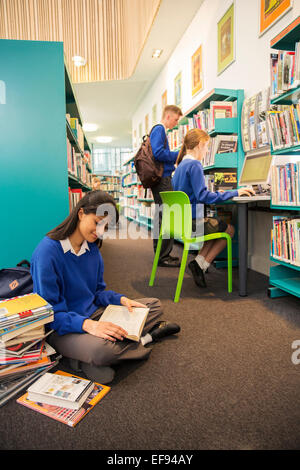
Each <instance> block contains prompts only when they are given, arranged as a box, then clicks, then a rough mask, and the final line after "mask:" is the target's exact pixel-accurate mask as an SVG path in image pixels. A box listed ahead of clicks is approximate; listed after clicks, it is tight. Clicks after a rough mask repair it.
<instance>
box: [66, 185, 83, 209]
mask: <svg viewBox="0 0 300 470" xmlns="http://www.w3.org/2000/svg"><path fill="white" fill-rule="evenodd" d="M82 197H83V192H82V189H72V188H70V187H69V210H70V212H71V211H72V210H73V208H74V207H75V206H76V205H77V203H78V202H79V201H80V199H81V198H82Z"/></svg>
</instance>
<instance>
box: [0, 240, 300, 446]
mask: <svg viewBox="0 0 300 470" xmlns="http://www.w3.org/2000/svg"><path fill="white" fill-rule="evenodd" d="M145 233H146V232H145ZM181 251H182V247H181V245H180V244H175V247H174V250H173V252H174V253H175V254H176V253H177V254H179V255H180V254H181ZM101 252H102V255H103V258H104V263H105V276H104V277H105V281H106V283H107V286H108V288H109V289H113V290H115V291H117V292H120V293H124V294H125V295H126V296H127V297H130V298H141V297H158V298H159V299H161V301H162V304H163V308H164V318H165V319H168V320H173V321H176V322H178V323H179V324H180V326H181V332H180V334H179V335H178V336H177V337H175V336H174V337H169V338H166V339H165V340H163V341H161V342H159V343H157V344H155V345H154V346H153V349H152V352H151V355H150V358H149V359H148V360H147V361H143V362H131V363H126V364H124V365H122V366H119V367H118V368H117V374H116V377H115V379H114V382H113V383H112V384H111V391H110V393H109V394H108V395H107V396H106V397H105V398H104V399H103V400H102V401H101V402H100V403H99V404H98V405H97V406H96V407H95V408H94V409H93V410H92V411H91V412H90V413H89V414H88V415H87V416H86V417H85V418H84V419H83V420H82V421H81V422H80V423H79V424H78V425H77V426H76V427H75V428H73V429H72V428H69V427H67V426H66V425H64V424H61V423H59V422H57V421H54V420H51V419H49V418H47V417H46V416H43V415H40V414H38V413H36V412H34V411H31V410H29V409H27V408H25V407H22V406H21V405H19V404H17V403H16V402H15V399H12V400H11V401H10V402H9V403H7V404H6V405H5V406H4V407H2V408H1V409H0V416H1V419H0V435H1V440H0V449H51V450H52V449H69V450H71V449H82V450H91V449H102V450H107V449H111V450H120V449H124V450H140V449H160V450H162V449H199V450H201V449H210V450H215V449H235V450H237V449H299V448H300V394H299V388H300V387H299V385H300V364H299V365H295V364H293V363H292V360H291V355H292V353H293V350H292V346H291V345H292V343H293V341H295V340H300V308H299V307H300V300H299V299H297V298H295V297H292V296H290V297H284V298H279V299H269V298H268V297H267V287H268V279H267V277H266V276H263V275H261V274H258V273H256V272H253V271H249V280H248V286H249V295H248V297H245V298H241V297H239V295H238V280H237V269H234V282H233V293H232V294H228V293H227V290H226V279H227V278H226V270H224V269H221V270H215V269H214V268H212V269H210V272H209V274H208V275H207V283H208V287H207V288H206V289H203V290H200V289H199V288H197V287H196V286H195V285H194V283H193V280H192V277H191V276H190V274H189V273H188V272H186V274H185V278H184V282H183V288H182V293H181V299H180V302H179V303H178V304H174V303H173V300H172V299H173V296H174V292H175V286H176V279H177V275H178V269H170V268H159V270H158V273H157V277H156V281H155V285H154V287H152V288H151V287H148V281H149V275H150V271H151V267H152V260H153V252H152V242H151V240H149V239H137V240H128V239H122V240H105V242H104V244H103V247H102V250H101ZM60 368H62V369H64V370H67V371H68V370H69V369H68V368H67V366H66V364H64V362H62V363H61V365H60ZM20 395H21V394H20Z"/></svg>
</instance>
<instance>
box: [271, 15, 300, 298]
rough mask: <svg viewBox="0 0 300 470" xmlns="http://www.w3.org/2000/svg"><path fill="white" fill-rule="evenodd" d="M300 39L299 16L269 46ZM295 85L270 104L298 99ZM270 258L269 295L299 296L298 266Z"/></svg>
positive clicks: (297, 151) (299, 149)
mask: <svg viewBox="0 0 300 470" xmlns="http://www.w3.org/2000/svg"><path fill="white" fill-rule="evenodd" d="M298 41H300V16H299V17H298V18H296V19H295V20H294V21H293V22H292V23H291V24H290V25H288V26H287V27H286V28H285V29H284V30H283V31H281V33H279V34H278V35H277V36H276V37H275V38H274V39H273V40H272V41H271V43H270V45H271V48H274V49H278V50H287V51H294V50H295V43H296V42H298ZM295 85H296V86H295V87H294V88H292V89H290V90H288V91H286V92H285V93H283V94H281V95H280V96H277V97H276V98H274V99H272V100H271V103H272V104H277V105H292V104H294V103H297V102H298V101H299V100H300V86H298V85H299V84H297V83H296V84H295ZM271 153H272V155H280V156H285V155H291V154H292V155H300V145H297V146H293V147H288V148H283V149H279V150H274V149H273V148H272V146H271ZM271 208H272V209H278V210H284V211H293V212H292V214H293V215H295V211H298V212H299V216H300V207H297V206H290V205H275V204H274V205H273V204H272V200H271ZM270 260H271V261H273V262H274V263H276V264H277V265H276V266H271V267H270V279H269V283H270V287H269V295H270V297H272V298H276V297H282V296H284V295H287V294H291V295H294V296H296V297H300V266H297V265H293V264H291V263H287V262H285V261H283V260H280V259H278V258H275V257H273V256H270Z"/></svg>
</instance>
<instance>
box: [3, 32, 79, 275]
mask: <svg viewBox="0 0 300 470" xmlns="http://www.w3.org/2000/svg"><path fill="white" fill-rule="evenodd" d="M0 56H1V63H2V64H3V66H2V67H1V73H0V81H1V89H2V94H1V100H0V121H1V126H0V142H1V171H0V175H1V176H0V197H1V203H2V211H1V212H2V223H1V228H2V230H1V233H0V245H1V251H0V268H3V267H9V266H15V265H16V263H18V262H19V261H20V260H22V259H28V260H30V258H31V255H32V252H33V250H34V248H35V247H36V245H37V244H38V243H39V241H40V240H41V239H42V238H43V237H44V235H45V234H46V233H47V232H48V231H49V230H50V229H52V228H53V227H55V226H56V225H58V224H59V223H60V222H61V221H62V220H63V219H64V218H65V217H67V215H68V214H69V197H68V187H69V175H68V165H67V125H66V112H71V111H68V109H69V107H71V108H72V113H71V114H73V108H75V106H76V107H77V105H76V99H75V94H74V93H73V92H72V96H71V95H70V94H69V92H68V88H67V86H66V80H67V81H68V80H69V79H68V75H67V72H66V68H65V64H64V53H63V43H59V42H41V41H17V40H6V39H1V40H0ZM3 90H4V91H3ZM66 97H67V102H66ZM74 112H75V111H74ZM77 183H78V182H77Z"/></svg>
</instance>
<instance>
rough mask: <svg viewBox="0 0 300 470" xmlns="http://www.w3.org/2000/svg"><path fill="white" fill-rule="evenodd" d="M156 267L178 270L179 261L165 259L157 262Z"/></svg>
mask: <svg viewBox="0 0 300 470" xmlns="http://www.w3.org/2000/svg"><path fill="white" fill-rule="evenodd" d="M158 266H162V267H164V268H180V263H179V260H178V261H177V260H176V259H172V258H166V259H163V260H162V261H159V262H158Z"/></svg>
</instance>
